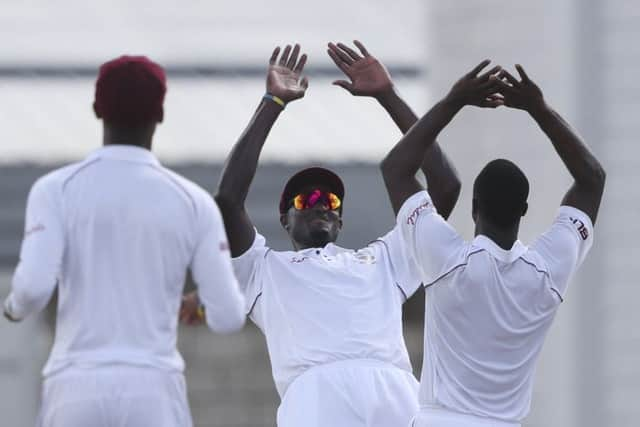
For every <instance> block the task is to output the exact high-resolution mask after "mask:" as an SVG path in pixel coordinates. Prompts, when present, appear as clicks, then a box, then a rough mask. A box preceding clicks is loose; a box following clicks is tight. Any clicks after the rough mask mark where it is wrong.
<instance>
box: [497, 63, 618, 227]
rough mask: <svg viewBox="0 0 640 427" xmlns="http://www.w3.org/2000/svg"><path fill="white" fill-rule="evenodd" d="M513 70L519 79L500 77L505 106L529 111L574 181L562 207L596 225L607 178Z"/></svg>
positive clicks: (522, 74)
mask: <svg viewBox="0 0 640 427" xmlns="http://www.w3.org/2000/svg"><path fill="white" fill-rule="evenodd" d="M516 70H517V71H518V74H519V75H520V80H518V79H517V78H515V77H514V76H513V75H511V74H510V73H509V72H508V71H506V70H502V71H501V72H500V74H499V77H500V80H499V83H500V93H502V96H503V98H504V105H505V106H507V107H511V108H516V109H520V110H524V111H526V112H528V113H529V114H530V115H531V117H532V118H533V119H534V120H535V121H536V123H538V126H540V129H542V131H543V132H544V133H545V134H546V135H547V137H549V139H550V140H551V143H552V144H553V147H554V148H555V150H556V152H557V153H558V155H559V156H560V158H561V159H562V162H563V163H564V165H565V166H566V167H567V169H568V170H569V173H570V174H571V176H572V177H573V179H574V182H573V185H571V187H570V188H569V190H568V191H567V193H566V194H565V196H564V198H563V199H562V204H563V205H567V206H572V207H575V208H577V209H580V210H581V211H583V212H584V213H586V214H587V215H589V218H591V221H592V222H593V223H594V224H595V222H596V218H597V216H598V209H599V208H600V201H601V200H602V193H603V192H604V183H605V178H606V174H605V171H604V169H603V168H602V165H600V162H598V160H597V159H596V158H595V156H594V155H593V154H592V153H591V151H590V150H589V147H587V145H586V144H585V143H584V142H583V141H582V139H581V138H580V136H579V135H578V134H577V133H576V132H575V131H574V130H573V129H571V126H569V124H568V123H567V122H566V121H565V120H564V119H563V118H562V117H561V116H560V115H559V114H558V113H557V112H555V111H554V110H553V108H551V107H550V106H549V105H548V104H547V103H546V102H545V100H544V96H543V95H542V91H541V90H540V88H539V87H538V86H537V85H536V84H535V83H534V82H533V81H532V80H531V79H530V78H529V76H528V75H527V73H526V71H525V70H524V68H522V66H521V65H516Z"/></svg>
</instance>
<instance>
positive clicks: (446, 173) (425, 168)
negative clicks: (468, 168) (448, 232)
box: [420, 141, 462, 219]
mask: <svg viewBox="0 0 640 427" xmlns="http://www.w3.org/2000/svg"><path fill="white" fill-rule="evenodd" d="M420 169H422V172H423V173H424V176H425V177H426V179H427V188H428V190H429V194H430V195H431V199H432V200H433V204H434V205H435V207H436V210H437V211H438V213H439V214H440V215H442V217H443V218H445V219H447V218H449V215H451V211H453V208H454V207H455V205H456V202H457V201H458V196H459V195H460V189H461V187H462V183H461V182H460V178H459V177H458V172H457V171H456V169H455V167H454V166H453V163H451V161H450V160H449V158H448V157H447V155H446V154H445V152H444V151H443V150H442V148H441V147H440V145H439V144H438V142H437V141H436V142H434V143H433V144H432V145H431V147H430V148H429V149H427V153H426V154H425V156H424V158H423V159H422V165H420Z"/></svg>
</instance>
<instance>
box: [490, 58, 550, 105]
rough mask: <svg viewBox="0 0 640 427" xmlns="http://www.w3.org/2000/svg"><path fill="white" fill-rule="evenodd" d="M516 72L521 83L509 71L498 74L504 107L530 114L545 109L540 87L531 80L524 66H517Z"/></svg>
mask: <svg viewBox="0 0 640 427" xmlns="http://www.w3.org/2000/svg"><path fill="white" fill-rule="evenodd" d="M516 70H518V74H519V75H520V79H521V80H520V81H518V79H516V78H515V77H514V76H513V75H511V73H509V72H508V71H507V70H501V71H500V72H499V73H498V84H499V89H498V90H499V92H500V93H501V94H502V97H503V99H504V105H506V106H507V107H511V108H517V109H519V110H525V111H528V112H532V111H534V110H538V109H540V108H543V107H544V106H545V101H544V97H543V95H542V91H541V90H540V88H539V87H538V85H536V84H535V83H534V82H533V81H532V80H531V79H530V78H529V76H528V75H527V73H526V72H525V71H524V68H522V65H520V64H517V65H516Z"/></svg>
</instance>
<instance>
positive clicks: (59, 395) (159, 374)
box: [37, 365, 193, 427]
mask: <svg viewBox="0 0 640 427" xmlns="http://www.w3.org/2000/svg"><path fill="white" fill-rule="evenodd" d="M192 425H193V422H192V420H191V413H190V411H189V404H188V402H187V391H186V385H185V380H184V376H183V375H182V373H179V372H175V373H173V372H165V371H161V370H158V369H154V368H144V367H135V366H127V365H113V366H108V367H99V368H92V369H76V368H69V369H67V370H64V371H62V372H60V373H58V374H55V375H53V376H51V377H49V378H46V379H45V380H44V384H43V387H42V404H41V408H40V414H39V415H38V422H37V427H192Z"/></svg>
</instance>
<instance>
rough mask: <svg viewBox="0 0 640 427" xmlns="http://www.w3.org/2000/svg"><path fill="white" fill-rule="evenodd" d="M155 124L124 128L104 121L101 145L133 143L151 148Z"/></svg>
mask: <svg viewBox="0 0 640 427" xmlns="http://www.w3.org/2000/svg"><path fill="white" fill-rule="evenodd" d="M154 131H155V125H149V126H141V127H138V128H126V127H118V126H113V125H108V124H106V123H105V125H104V127H103V133H102V144H103V145H133V146H136V147H142V148H146V149H147V150H151V144H152V140H153V134H154Z"/></svg>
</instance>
